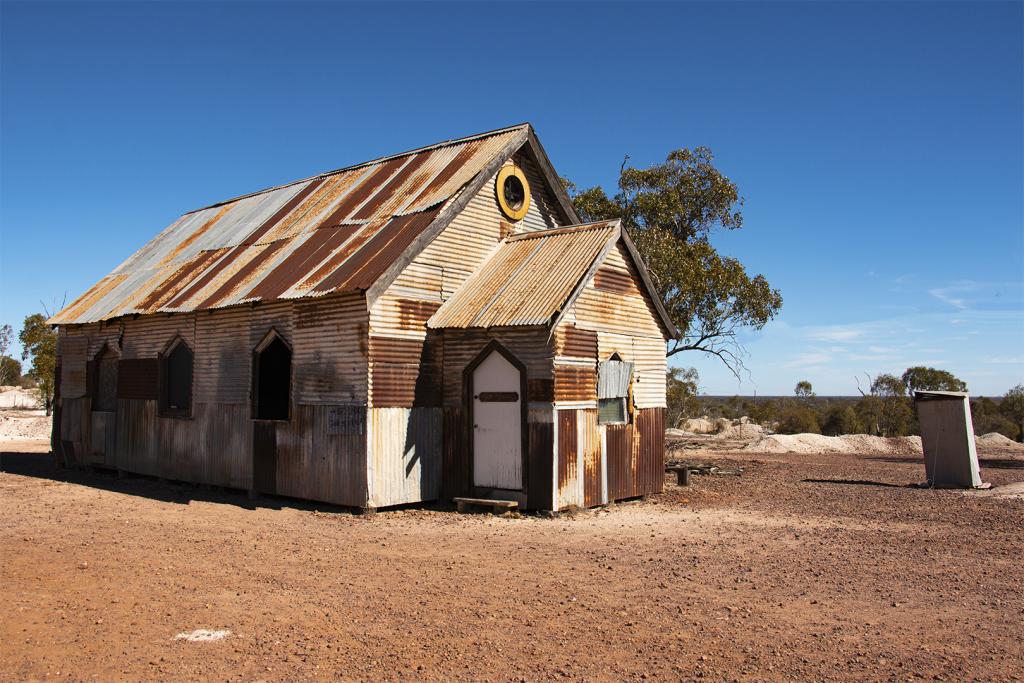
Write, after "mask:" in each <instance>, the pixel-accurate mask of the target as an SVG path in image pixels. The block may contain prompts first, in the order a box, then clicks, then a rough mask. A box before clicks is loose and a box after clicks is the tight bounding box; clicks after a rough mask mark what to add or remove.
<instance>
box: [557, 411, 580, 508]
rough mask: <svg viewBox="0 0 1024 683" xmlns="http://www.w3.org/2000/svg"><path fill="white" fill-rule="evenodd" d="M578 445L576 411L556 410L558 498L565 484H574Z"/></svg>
mask: <svg viewBox="0 0 1024 683" xmlns="http://www.w3.org/2000/svg"><path fill="white" fill-rule="evenodd" d="M578 447H579V440H578V433H577V431H576V411H575V410H559V411H558V492H559V498H561V497H562V493H563V492H564V491H565V488H566V486H569V485H570V484H572V485H575V483H576V475H577V472H576V470H577V467H576V453H577V448H578Z"/></svg>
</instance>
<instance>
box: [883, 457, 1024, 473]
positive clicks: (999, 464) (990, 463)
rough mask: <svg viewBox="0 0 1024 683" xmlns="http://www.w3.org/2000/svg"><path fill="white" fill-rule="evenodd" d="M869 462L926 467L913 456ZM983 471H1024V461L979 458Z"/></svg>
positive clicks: (919, 458) (1018, 459)
mask: <svg viewBox="0 0 1024 683" xmlns="http://www.w3.org/2000/svg"><path fill="white" fill-rule="evenodd" d="M866 459H867V460H878V461H881V462H892V463H897V464H907V463H910V464H912V465H913V464H917V465H922V466H923V465H924V459H923V458H922V457H921V456H920V455H917V456H913V455H873V456H866ZM978 464H979V465H980V466H981V469H985V468H986V467H991V468H992V469H996V470H1020V469H1024V460H1022V459H1020V458H978Z"/></svg>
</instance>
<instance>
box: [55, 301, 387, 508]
mask: <svg viewBox="0 0 1024 683" xmlns="http://www.w3.org/2000/svg"><path fill="white" fill-rule="evenodd" d="M367 319H368V315H367V311H366V304H365V300H364V299H363V297H362V295H361V294H342V295H332V296H327V297H323V298H318V299H312V300H304V301H297V302H291V301H282V302H274V303H271V304H261V305H258V306H249V305H246V306H240V307H237V308H232V309H226V310H218V311H216V312H212V313H210V312H199V313H188V314H181V315H166V314H157V315H152V316H140V317H138V318H130V319H126V320H123V321H115V322H112V323H105V324H102V325H101V324H89V325H81V326H66V327H62V328H60V331H59V348H60V364H61V374H62V377H61V380H62V387H61V392H60V401H61V410H60V427H59V434H60V440H61V443H62V445H64V446H65V448H64V450H65V451H66V452H67V453H69V454H73V455H74V458H75V460H77V461H78V462H80V463H93V464H100V465H105V466H108V467H116V468H118V469H121V470H124V471H127V472H136V473H139V474H147V475H153V476H160V477H165V478H168V479H175V480H183V481H191V482H197V483H207V484H214V485H219V486H226V487H231V488H243V489H245V488H250V487H251V486H252V481H253V428H254V427H253V421H252V420H251V414H250V382H251V373H252V352H253V348H254V347H255V346H256V345H257V344H258V343H259V342H260V341H261V340H262V339H263V338H264V337H265V336H266V335H267V333H268V332H269V331H270V330H271V329H274V330H276V331H277V332H278V333H279V334H280V335H281V336H282V337H283V338H284V339H285V340H286V341H287V342H288V343H289V344H290V345H291V347H292V351H293V356H292V376H293V381H292V410H291V419H290V420H289V421H288V422H287V423H284V422H282V423H278V424H277V425H276V427H275V429H274V430H272V435H273V436H274V438H275V441H276V445H275V448H276V457H277V460H276V470H277V472H276V475H277V476H276V478H277V491H276V492H277V493H279V494H282V495H289V496H296V497H300V498H307V499H311V500H322V501H326V502H333V503H339V504H344V505H360V506H361V505H365V504H366V501H367V497H368V489H367V479H366V470H367V449H366V419H367V415H366V403H365V401H366V395H367V380H366V377H367V363H366V334H367ZM175 337H181V338H182V339H184V340H185V342H186V343H188V344H189V346H190V347H191V348H192V349H193V352H194V365H193V387H194V389H193V397H192V401H193V402H192V414H191V416H190V418H188V419H176V418H164V417H160V416H159V415H158V402H157V398H158V396H157V377H158V374H159V361H158V355H159V354H160V353H161V352H162V351H163V350H164V349H165V348H166V347H167V346H168V345H169V344H170V343H171V342H172V341H173V340H174V338H175ZM105 344H119V347H117V348H120V349H121V360H120V362H119V364H118V389H117V391H118V401H117V411H116V413H110V414H109V415H110V418H105V417H103V414H101V413H96V412H93V411H92V410H91V399H90V397H89V396H88V395H87V393H86V391H85V389H86V388H87V386H88V384H89V382H88V377H87V375H88V372H87V367H88V366H89V365H90V361H91V357H90V356H89V355H88V353H89V350H90V349H93V350H94V352H96V353H98V352H99V351H100V350H101V349H102V348H103V346H104V345H105ZM65 385H70V387H71V390H70V394H69V392H68V391H65V389H64V386H65ZM74 394H79V395H78V396H75V395H74ZM112 427H114V428H113V429H112ZM101 441H102V443H103V446H102V448H101V447H100V442H101ZM97 451H103V452H102V457H98V455H97Z"/></svg>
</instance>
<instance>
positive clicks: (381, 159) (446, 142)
mask: <svg viewBox="0 0 1024 683" xmlns="http://www.w3.org/2000/svg"><path fill="white" fill-rule="evenodd" d="M515 130H533V125H532V124H531V123H530V122H529V121H525V122H523V123H517V124H515V125H513V126H505V127H504V128H495V129H494V130H489V131H485V132H483V133H475V134H473V135H467V136H465V137H461V138H451V139H449V140H443V141H441V142H435V143H433V144H431V145H425V146H423V147H417V148H416V149H410V150H406V151H404V152H398V153H396V154H388V155H387V156H382V157H377V158H376V159H370V160H369V161H360V162H358V163H355V164H351V165H349V166H343V167H341V168H336V169H334V170H332V171H324V172H323V173H317V174H316V175H311V176H309V177H307V178H300V179H298V180H292V181H290V182H287V183H281V184H280V185H274V186H272V187H266V188H263V189H262V190H256V191H254V192H246V193H245V194H240V195H238V196H237V197H231V198H230V199H224V200H222V201H219V202H214V203H213V204H207V205H206V206H201V207H199V208H198V209H192V210H191V211H186V212H185V213H184V214H182V215H183V216H188V215H189V214H193V213H197V212H199V211H205V210H207V209H215V208H217V207H218V206H224V205H225V204H231V203H232V202H237V201H240V200H242V199H248V198H249V197H255V196H257V195H261V194H265V193H267V192H273V191H274V190H281V189H283V188H286V187H291V186H292V185H298V184H299V183H308V182H310V181H313V180H319V179H321V178H327V177H329V176H332V175H337V174H339V173H344V172H345V171H352V170H355V169H357V168H362V167H363V166H372V165H374V164H380V163H383V162H385V161H390V160H391V159H398V158H401V157H405V156H410V155H413V154H419V153H421V152H426V151H428V150H434V149H439V148H441V147H448V146H450V145H457V144H462V143H466V142H472V141H473V140H479V139H480V138H489V137H491V136H494V135H501V134H502V133H509V132H512V131H515Z"/></svg>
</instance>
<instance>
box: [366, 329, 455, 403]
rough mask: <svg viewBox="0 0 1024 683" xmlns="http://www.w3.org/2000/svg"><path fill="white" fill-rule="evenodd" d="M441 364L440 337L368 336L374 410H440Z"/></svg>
mask: <svg viewBox="0 0 1024 683" xmlns="http://www.w3.org/2000/svg"><path fill="white" fill-rule="evenodd" d="M441 362H442V346H441V339H440V338H439V337H436V338H434V337H432V338H430V339H417V338H408V337H387V336H381V335H371V336H370V384H371V387H372V389H371V394H372V401H371V404H372V405H373V406H374V407H376V408H383V407H395V408H412V407H440V405H441V388H442V368H441Z"/></svg>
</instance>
